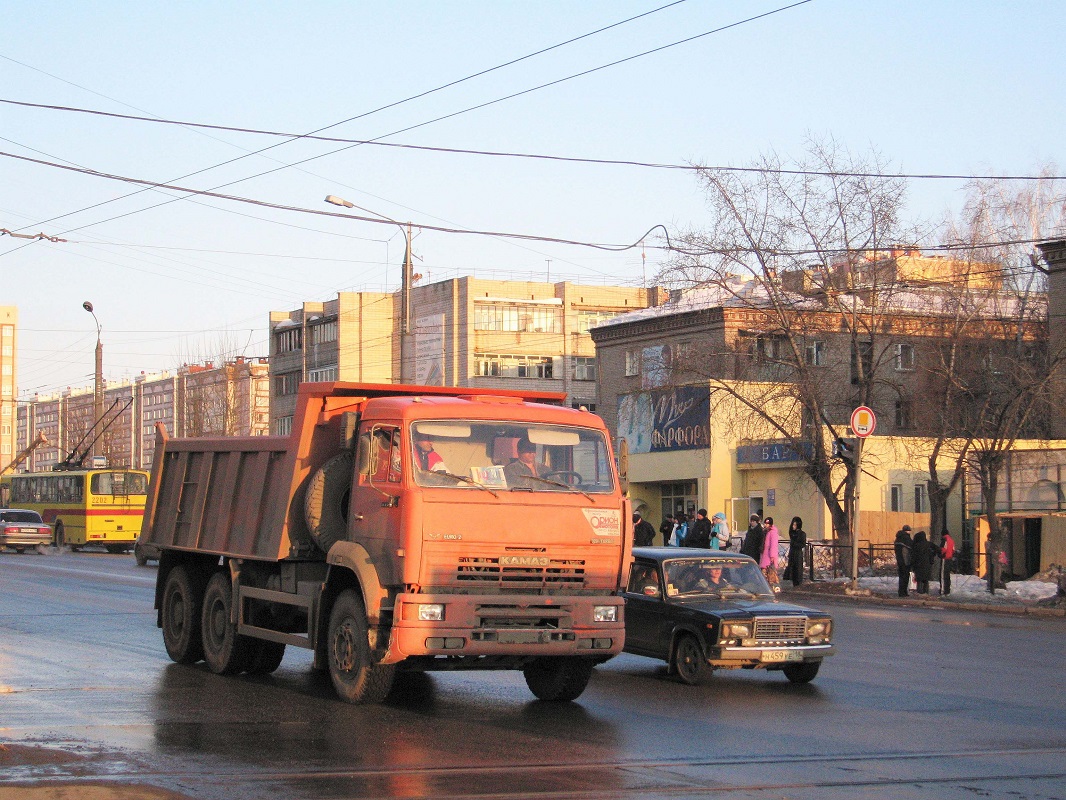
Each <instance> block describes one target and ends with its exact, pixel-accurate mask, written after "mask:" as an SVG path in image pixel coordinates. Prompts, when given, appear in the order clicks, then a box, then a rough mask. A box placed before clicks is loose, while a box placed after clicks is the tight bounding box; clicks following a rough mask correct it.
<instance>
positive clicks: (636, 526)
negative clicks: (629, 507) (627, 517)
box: [633, 512, 655, 547]
mask: <svg viewBox="0 0 1066 800" xmlns="http://www.w3.org/2000/svg"><path fill="white" fill-rule="evenodd" d="M633 544H634V545H635V546H636V547H651V546H652V545H653V544H655V528H653V527H652V526H651V523H650V522H648V521H647V520H646V519H644V518H643V517H641V516H640V512H636V513H634V514H633Z"/></svg>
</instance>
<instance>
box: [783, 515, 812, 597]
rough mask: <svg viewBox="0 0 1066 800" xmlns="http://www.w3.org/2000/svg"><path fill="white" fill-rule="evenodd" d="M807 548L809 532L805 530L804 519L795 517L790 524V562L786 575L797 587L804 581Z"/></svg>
mask: <svg viewBox="0 0 1066 800" xmlns="http://www.w3.org/2000/svg"><path fill="white" fill-rule="evenodd" d="M806 549H807V533H806V531H804V530H803V520H802V519H800V518H799V517H793V518H792V522H790V523H789V524H788V564H787V565H786V566H785V577H786V578H788V579H789V580H790V581H792V586H793V587H796V586H799V585H800V584H801V583H803V553H804V552H805V551H806Z"/></svg>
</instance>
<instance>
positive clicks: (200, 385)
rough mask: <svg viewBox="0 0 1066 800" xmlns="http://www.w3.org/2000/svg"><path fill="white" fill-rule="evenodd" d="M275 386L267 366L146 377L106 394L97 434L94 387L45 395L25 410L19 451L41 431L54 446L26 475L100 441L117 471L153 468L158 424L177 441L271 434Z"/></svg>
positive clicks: (38, 453)
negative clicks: (271, 414)
mask: <svg viewBox="0 0 1066 800" xmlns="http://www.w3.org/2000/svg"><path fill="white" fill-rule="evenodd" d="M269 385H270V383H269V376H268V370H267V365H266V364H265V363H263V362H262V360H253V361H250V360H245V359H236V360H235V361H231V362H227V363H225V364H222V365H220V366H215V365H214V364H200V365H187V366H184V367H182V368H181V369H179V370H178V371H177V372H176V373H174V374H170V373H158V374H149V375H146V374H143V373H142V374H141V375H139V376H137V377H136V378H135V379H134V380H132V381H122V382H120V383H117V384H116V383H112V384H111V385H109V386H107V387H106V388H105V390H104V404H103V420H104V422H103V424H101V425H98V426H96V427H95V428H94V427H93V422H94V407H93V390H92V388H85V389H76V390H66V391H63V392H57V393H55V394H51V395H45V396H37V397H35V398H34V399H33V400H30V401H26V402H22V403H20V404H19V406H18V412H17V413H18V425H17V427H18V441H17V446H18V448H20V449H21V448H23V447H26V446H27V444H28V443H29V442H31V441H33V439H34V438H36V436H37V434H38V432H41V433H43V434H44V435H45V437H46V438H47V440H48V442H47V444H45V445H43V446H40V447H38V448H36V449H35V450H34V451H33V452H32V453H31V454H30V456H29V457H28V459H27V460H26V462H24V463H23V464H22V465H21V467H20V471H26V472H40V471H46V470H50V469H53V468H54V467H55V465H56V464H58V463H60V462H61V461H63V460H65V459H66V458H68V457H69V456H71V455H72V454H73V455H77V454H80V453H81V452H82V451H84V450H87V449H88V448H89V447H90V446H91V443H92V440H93V438H94V437H96V436H99V440H98V442H97V448H96V449H97V453H98V454H101V455H103V456H104V458H105V459H106V461H107V463H108V464H109V465H112V466H122V467H139V468H148V467H150V466H151V465H152V457H153V455H154V453H155V425H156V423H157V422H161V423H163V425H164V426H165V427H166V429H167V432H168V433H169V434H170V435H172V436H262V435H265V434H266V433H267V432H268V430H269V419H270V411H269V403H270V392H269ZM105 426H106V428H105Z"/></svg>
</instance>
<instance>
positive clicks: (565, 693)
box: [522, 656, 595, 700]
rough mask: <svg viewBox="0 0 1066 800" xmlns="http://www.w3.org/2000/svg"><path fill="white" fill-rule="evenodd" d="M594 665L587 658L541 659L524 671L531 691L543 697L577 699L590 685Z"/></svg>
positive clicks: (546, 698)
mask: <svg viewBox="0 0 1066 800" xmlns="http://www.w3.org/2000/svg"><path fill="white" fill-rule="evenodd" d="M593 666H595V665H594V664H593V663H592V661H591V660H589V659H587V658H575V657H573V656H559V657H549V658H538V659H536V660H535V661H534V662H533V663H532V664H530V665H529V666H527V667H526V668H525V669H524V670H522V674H523V675H525V678H526V685H527V686H528V687H529V690H530V691H531V692H533V694H535V695H536V696H537V698H538V699H540V700H576V699H577V698H578V697H580V696H581V693H582V692H583V691H585V687H586V686H588V684H589V679H590V678H592V668H593Z"/></svg>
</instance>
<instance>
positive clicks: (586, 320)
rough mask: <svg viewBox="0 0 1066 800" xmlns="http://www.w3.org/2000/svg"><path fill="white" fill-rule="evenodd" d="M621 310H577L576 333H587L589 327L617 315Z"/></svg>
mask: <svg viewBox="0 0 1066 800" xmlns="http://www.w3.org/2000/svg"><path fill="white" fill-rule="evenodd" d="M619 313H621V312H618V311H578V312H577V331H578V333H588V332H589V329H590V328H594V327H596V326H597V325H599V324H600V323H601V322H606V321H607V320H609V319H611V318H612V317H617V316H618V314H619Z"/></svg>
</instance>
